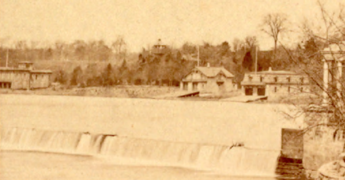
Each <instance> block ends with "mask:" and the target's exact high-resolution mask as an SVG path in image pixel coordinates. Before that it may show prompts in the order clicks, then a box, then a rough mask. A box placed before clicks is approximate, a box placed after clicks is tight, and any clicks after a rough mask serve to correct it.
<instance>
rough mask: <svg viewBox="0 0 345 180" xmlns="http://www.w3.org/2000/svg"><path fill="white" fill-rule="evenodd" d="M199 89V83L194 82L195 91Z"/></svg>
mask: <svg viewBox="0 0 345 180" xmlns="http://www.w3.org/2000/svg"><path fill="white" fill-rule="evenodd" d="M196 90H198V83H197V82H193V91H196Z"/></svg>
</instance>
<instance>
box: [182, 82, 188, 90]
mask: <svg viewBox="0 0 345 180" xmlns="http://www.w3.org/2000/svg"><path fill="white" fill-rule="evenodd" d="M183 90H188V83H187V82H183Z"/></svg>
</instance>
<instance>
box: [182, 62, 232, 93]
mask: <svg viewBox="0 0 345 180" xmlns="http://www.w3.org/2000/svg"><path fill="white" fill-rule="evenodd" d="M233 78H234V75H233V74H231V73H230V72H229V71H228V70H226V69H225V68H224V67H210V65H207V67H196V68H194V69H193V70H192V71H191V72H190V73H189V74H188V75H187V76H185V77H184V78H183V79H182V81H181V83H180V89H181V90H186V91H200V93H212V94H222V93H224V92H229V91H231V90H233V89H234V85H233V83H232V81H233Z"/></svg>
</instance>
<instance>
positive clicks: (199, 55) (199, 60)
mask: <svg viewBox="0 0 345 180" xmlns="http://www.w3.org/2000/svg"><path fill="white" fill-rule="evenodd" d="M199 66H200V50H199V45H198V67H199Z"/></svg>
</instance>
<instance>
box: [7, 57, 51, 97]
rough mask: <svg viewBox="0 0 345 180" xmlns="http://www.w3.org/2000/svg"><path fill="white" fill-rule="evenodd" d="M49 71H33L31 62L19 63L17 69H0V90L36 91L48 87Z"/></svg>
mask: <svg viewBox="0 0 345 180" xmlns="http://www.w3.org/2000/svg"><path fill="white" fill-rule="evenodd" d="M51 74H52V72H51V71H50V70H34V68H33V63H32V62H20V63H18V68H13V67H0V88H2V89H27V90H29V89H38V88H47V87H49V86H50V77H51Z"/></svg>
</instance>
